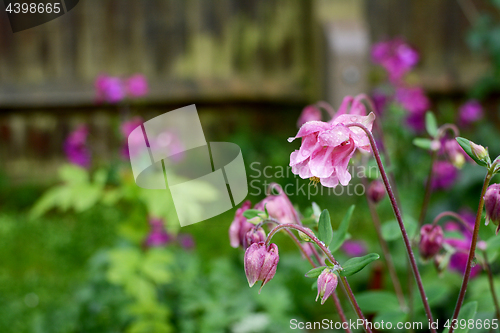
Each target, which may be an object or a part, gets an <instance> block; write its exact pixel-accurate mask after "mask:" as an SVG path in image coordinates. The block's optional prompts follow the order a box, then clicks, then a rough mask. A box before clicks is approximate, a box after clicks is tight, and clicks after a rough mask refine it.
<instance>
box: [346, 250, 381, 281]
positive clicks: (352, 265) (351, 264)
mask: <svg viewBox="0 0 500 333" xmlns="http://www.w3.org/2000/svg"><path fill="white" fill-rule="evenodd" d="M379 258H380V255H378V254H377V253H370V254H367V255H366V256H363V257H356V258H351V259H349V260H347V261H346V262H345V263H344V264H343V265H342V270H341V271H340V272H339V274H340V275H341V276H351V275H353V274H356V273H357V272H359V271H360V270H362V269H363V268H365V266H366V265H368V264H369V263H371V262H372V261H375V260H377V259H379Z"/></svg>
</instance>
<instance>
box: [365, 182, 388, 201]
mask: <svg viewBox="0 0 500 333" xmlns="http://www.w3.org/2000/svg"><path fill="white" fill-rule="evenodd" d="M385 193H386V189H385V186H384V183H382V182H381V181H380V180H378V179H377V180H374V181H372V182H371V183H370V186H368V190H367V192H366V194H367V196H368V198H369V199H370V200H371V201H373V202H374V203H379V202H380V201H382V199H384V197H385Z"/></svg>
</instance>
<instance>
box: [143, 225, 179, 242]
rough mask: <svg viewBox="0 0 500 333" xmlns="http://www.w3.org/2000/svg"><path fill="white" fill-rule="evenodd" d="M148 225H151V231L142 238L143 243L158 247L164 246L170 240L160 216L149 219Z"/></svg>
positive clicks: (170, 237)
mask: <svg viewBox="0 0 500 333" xmlns="http://www.w3.org/2000/svg"><path fill="white" fill-rule="evenodd" d="M149 225H150V226H151V231H150V232H149V234H148V235H147V236H146V239H145V240H144V245H145V246H147V247H160V246H164V245H166V244H168V243H170V242H171V241H172V236H170V235H169V234H168V233H167V232H166V231H165V227H164V225H163V220H162V219H160V218H151V219H149Z"/></svg>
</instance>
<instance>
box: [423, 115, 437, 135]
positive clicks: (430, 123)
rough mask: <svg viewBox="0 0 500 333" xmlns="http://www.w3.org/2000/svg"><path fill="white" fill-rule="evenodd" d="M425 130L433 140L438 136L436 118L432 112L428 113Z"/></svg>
mask: <svg viewBox="0 0 500 333" xmlns="http://www.w3.org/2000/svg"><path fill="white" fill-rule="evenodd" d="M425 129H426V130H427V133H429V135H430V136H431V137H432V138H435V137H436V136H437V134H438V125H437V120H436V116H435V115H434V113H432V112H431V111H428V112H427V113H426V114H425Z"/></svg>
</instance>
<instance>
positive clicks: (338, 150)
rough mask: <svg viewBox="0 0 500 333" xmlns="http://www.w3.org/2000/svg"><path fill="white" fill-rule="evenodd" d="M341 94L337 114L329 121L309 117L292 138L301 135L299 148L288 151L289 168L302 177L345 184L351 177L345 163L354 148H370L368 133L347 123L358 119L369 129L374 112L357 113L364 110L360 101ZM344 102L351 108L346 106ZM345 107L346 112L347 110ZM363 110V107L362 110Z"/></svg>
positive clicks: (334, 184)
mask: <svg viewBox="0 0 500 333" xmlns="http://www.w3.org/2000/svg"><path fill="white" fill-rule="evenodd" d="M351 101H352V97H350V96H348V97H346V98H344V101H343V102H342V105H341V106H340V108H339V111H338V112H337V115H336V116H335V118H334V119H332V120H331V121H330V122H328V123H325V122H321V121H310V122H307V123H305V124H304V125H302V127H301V128H300V129H299V132H298V133H297V135H296V136H295V137H294V138H290V139H288V141H289V142H292V141H293V140H295V139H296V138H301V139H302V143H301V146H300V149H299V150H295V151H294V152H293V153H292V154H291V155H290V166H291V167H292V172H293V173H294V174H296V175H299V177H300V178H302V179H307V178H311V179H313V180H315V181H319V182H321V184H322V185H323V186H326V187H335V186H337V185H338V183H339V182H340V184H342V185H344V186H346V185H347V184H348V183H349V181H350V180H351V174H350V173H349V172H348V170H347V165H348V163H349V161H350V159H351V157H352V155H353V154H354V152H355V150H356V148H358V149H361V150H365V151H370V143H369V140H368V136H367V135H366V133H365V132H363V131H362V130H361V129H360V128H358V127H347V126H346V125H348V124H350V123H361V124H363V125H364V126H366V127H367V128H368V129H369V130H371V128H372V125H373V121H374V120H375V115H374V114H373V112H372V113H370V114H369V115H368V116H365V115H360V114H362V112H363V111H364V107H363V108H362V107H361V105H360V104H361V103H358V104H356V103H354V102H352V104H351ZM348 105H351V108H350V109H349V110H348ZM347 111H349V113H347ZM365 114H366V111H365Z"/></svg>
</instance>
